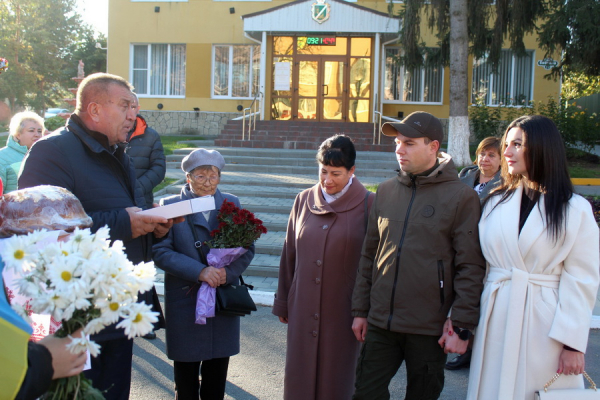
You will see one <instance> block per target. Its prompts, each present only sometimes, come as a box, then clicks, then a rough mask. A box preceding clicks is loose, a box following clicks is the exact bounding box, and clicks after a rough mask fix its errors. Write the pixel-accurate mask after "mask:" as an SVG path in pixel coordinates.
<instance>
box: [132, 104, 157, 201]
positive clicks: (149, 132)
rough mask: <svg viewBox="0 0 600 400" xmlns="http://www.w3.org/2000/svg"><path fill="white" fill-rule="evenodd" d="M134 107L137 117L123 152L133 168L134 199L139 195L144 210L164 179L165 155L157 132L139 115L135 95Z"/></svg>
mask: <svg viewBox="0 0 600 400" xmlns="http://www.w3.org/2000/svg"><path fill="white" fill-rule="evenodd" d="M135 107H136V109H135V112H136V114H137V115H136V118H135V122H134V124H133V128H132V129H131V131H129V137H128V138H127V142H129V145H128V146H127V149H126V150H125V152H126V153H127V155H128V156H129V157H131V160H132V161H133V167H134V168H135V176H136V178H137V187H136V197H137V196H139V195H140V194H141V195H142V196H143V197H144V200H145V202H146V207H145V208H151V207H152V203H154V196H153V195H152V190H154V188H155V187H156V186H157V185H158V184H159V183H161V182H162V181H163V179H165V171H166V161H165V153H164V151H163V146H162V142H161V141H160V136H159V134H158V132H156V131H155V130H154V129H152V128H150V127H149V126H148V124H147V123H146V120H145V119H144V118H143V117H142V116H141V115H139V112H140V104H139V100H138V98H137V95H135ZM137 191H139V192H140V193H137Z"/></svg>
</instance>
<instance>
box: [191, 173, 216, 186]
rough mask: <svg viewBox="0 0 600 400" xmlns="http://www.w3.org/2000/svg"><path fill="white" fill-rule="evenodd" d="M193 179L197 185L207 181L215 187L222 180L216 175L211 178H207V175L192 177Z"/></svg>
mask: <svg viewBox="0 0 600 400" xmlns="http://www.w3.org/2000/svg"><path fill="white" fill-rule="evenodd" d="M190 176H191V177H192V179H193V180H194V181H196V182H197V183H201V184H202V183H206V181H209V182H210V184H211V185H214V184H216V183H218V182H219V179H220V178H221V177H220V176H218V175H214V176H211V177H208V176H205V175H190Z"/></svg>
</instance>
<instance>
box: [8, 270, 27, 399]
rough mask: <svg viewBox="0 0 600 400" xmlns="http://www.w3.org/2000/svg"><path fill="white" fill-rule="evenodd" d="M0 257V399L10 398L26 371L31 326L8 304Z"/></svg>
mask: <svg viewBox="0 0 600 400" xmlns="http://www.w3.org/2000/svg"><path fill="white" fill-rule="evenodd" d="M3 269H4V262H3V261H2V260H1V259H0V284H1V285H0V286H1V288H0V290H2V293H0V388H2V390H0V400H12V399H14V398H15V396H16V395H17V393H18V392H19V388H20V387H21V383H22V382H23V379H25V372H26V371H27V342H28V341H29V337H30V336H31V331H32V330H31V327H30V326H29V324H27V322H25V320H23V318H21V317H20V316H19V315H18V314H17V313H16V312H15V311H14V310H13V309H12V308H11V307H10V304H8V300H7V298H6V295H5V291H4V280H3V279H2V270H3Z"/></svg>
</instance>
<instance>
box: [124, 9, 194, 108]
mask: <svg viewBox="0 0 600 400" xmlns="http://www.w3.org/2000/svg"><path fill="white" fill-rule="evenodd" d="M132 1H134V0H132ZM157 44H166V45H168V47H167V60H169V62H167V73H166V76H167V93H169V92H170V91H171V80H170V79H168V77H169V76H170V75H171V46H173V45H185V57H186V69H185V77H184V80H185V81H187V44H185V43H131V44H130V47H129V82H133V72H134V69H135V70H142V68H133V57H134V46H148V64H147V65H148V68H145V69H143V70H145V71H148V76H147V77H146V87H147V88H150V86H151V85H150V80H151V78H152V70H151V69H150V60H151V59H152V45H157ZM185 81H184V84H185V83H186V82H185ZM135 90H136V94H137V96H138V98H160V99H185V93H184V94H183V95H168V94H167V95H163V94H149V93H138V92H137V88H135ZM185 91H187V87H186V88H185Z"/></svg>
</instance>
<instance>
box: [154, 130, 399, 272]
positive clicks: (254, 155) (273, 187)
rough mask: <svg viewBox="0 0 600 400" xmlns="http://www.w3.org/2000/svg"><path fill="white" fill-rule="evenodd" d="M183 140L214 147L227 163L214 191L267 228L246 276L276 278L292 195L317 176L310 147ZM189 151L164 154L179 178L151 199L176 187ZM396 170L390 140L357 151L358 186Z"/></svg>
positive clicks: (169, 173) (171, 174) (169, 171)
mask: <svg viewBox="0 0 600 400" xmlns="http://www.w3.org/2000/svg"><path fill="white" fill-rule="evenodd" d="M217 142H218V141H217ZM187 143H189V144H190V145H191V146H199V147H205V148H210V149H214V150H218V151H219V152H220V153H221V154H222V155H223V157H224V158H225V161H226V165H225V168H224V169H223V172H222V174H221V183H220V184H219V190H221V191H222V192H225V193H231V194H234V195H236V196H238V198H239V199H240V202H241V204H242V206H243V207H244V208H247V209H249V210H250V211H252V212H253V213H255V214H256V216H257V217H258V218H260V219H261V220H262V221H263V223H264V224H265V226H266V228H267V230H268V232H267V234H265V235H263V236H262V237H261V238H260V239H259V240H258V241H257V242H256V254H255V257H254V260H253V261H252V263H251V265H250V267H249V268H248V270H247V271H246V274H247V275H253V276H261V277H277V275H278V271H279V258H280V255H281V250H282V246H283V242H284V240H285V233H286V228H287V221H288V218H289V213H290V210H291V209H292V206H293V204H294V199H295V198H296V195H297V194H298V193H300V192H301V191H302V190H304V189H307V188H309V187H311V186H313V185H314V184H315V183H317V180H318V165H317V162H316V160H315V156H316V152H315V150H289V149H263V148H260V149H259V148H228V147H222V146H212V145H211V144H212V142H211V141H189V142H187ZM319 143H320V142H319ZM191 151H193V148H185V149H177V150H175V151H174V153H173V154H172V155H170V156H168V158H167V176H169V177H172V178H176V179H180V183H177V184H173V185H171V186H169V187H167V188H166V189H164V190H162V191H161V193H157V195H158V196H156V199H159V198H160V197H163V196H170V195H173V194H178V193H179V192H180V191H181V188H182V186H183V183H184V178H185V174H184V173H183V171H181V169H180V166H181V160H182V159H183V157H185V156H186V155H187V154H189V153H190V152H191ZM397 168H398V164H397V162H396V159H395V156H394V154H393V148H392V145H391V144H390V145H389V151H388V152H372V151H367V152H360V151H359V152H358V154H357V162H356V172H355V174H356V176H357V177H358V179H359V180H360V181H361V182H362V183H363V184H365V185H376V184H378V183H380V182H382V181H384V180H385V179H387V178H390V177H393V176H395V175H396V171H395V169H397Z"/></svg>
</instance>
